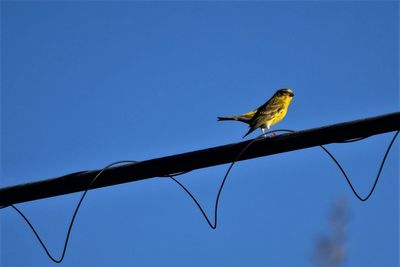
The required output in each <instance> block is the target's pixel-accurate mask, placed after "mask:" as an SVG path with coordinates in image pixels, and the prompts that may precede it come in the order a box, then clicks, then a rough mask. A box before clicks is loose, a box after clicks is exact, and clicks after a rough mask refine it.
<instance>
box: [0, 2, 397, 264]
mask: <svg viewBox="0 0 400 267" xmlns="http://www.w3.org/2000/svg"><path fill="white" fill-rule="evenodd" d="M398 8H399V5H398V3H397V2H390V1H386V2H361V1H360V2H281V3H279V2H202V3H201V2H148V3H146V2H117V3H111V2H81V1H78V2H70V3H66V2H58V3H54V2H53V3H51V2H11V1H2V2H1V164H2V166H1V167H2V168H1V186H2V187H4V186H9V185H14V184H20V183H25V182H32V181H37V180H41V179H46V178H50V177H56V176H60V175H63V174H67V173H71V172H75V171H80V170H86V169H98V168H102V167H103V166H105V165H107V164H109V163H111V162H113V161H118V160H124V159H132V160H144V159H150V158H155V157H160V156H165V155H171V154H176V153H182V152H187V151H192V150H197V149H202V148H207V147H212V146H217V145H222V144H228V143H232V142H238V141H241V137H242V136H243V134H244V133H245V132H246V131H247V127H246V125H244V124H241V123H235V122H217V121H216V116H218V115H232V114H238V113H242V112H246V111H249V110H251V109H252V108H255V107H258V106H259V105H261V104H262V103H264V102H265V101H266V100H267V99H268V98H269V97H270V96H271V95H272V94H273V93H274V92H275V90H276V89H279V88H283V87H289V88H292V89H293V90H294V92H295V97H294V100H293V103H292V105H291V107H290V109H289V112H288V115H287V117H286V118H285V119H284V120H283V121H282V122H281V123H280V124H278V125H276V126H275V127H274V129H278V128H290V129H293V130H302V129H307V128H313V127H319V126H323V125H328V124H332V123H338V122H342V121H348V120H354V119H360V118H364V117H369V116H375V115H380V114H384V113H388V112H394V111H398V110H399V105H398V101H399V95H398V85H399V84H398V82H399V80H398V71H399V68H398V56H399V54H398V30H399V28H398V19H399V17H398V10H399V9H398ZM257 134H258V132H257ZM255 136H256V134H252V135H251V137H255ZM392 136H393V133H389V134H384V135H380V136H374V137H371V138H369V139H367V140H364V141H362V142H358V143H351V144H333V145H329V146H328V147H329V148H330V149H331V150H332V152H333V153H335V155H336V156H337V157H338V159H339V160H340V161H341V162H342V163H343V165H344V167H345V168H346V170H348V173H349V174H350V176H351V178H352V180H353V181H354V184H355V186H356V188H357V189H358V190H359V191H360V192H361V194H362V195H365V194H366V193H367V192H368V190H369V188H370V186H371V184H372V182H373V179H374V176H375V174H376V171H377V168H378V166H379V163H380V159H381V157H382V156H383V154H384V150H385V148H386V146H387V144H388V143H389V141H390V139H391V137H392ZM398 151H399V146H398V141H396V143H395V146H394V148H393V151H392V152H391V153H390V154H389V157H388V160H387V164H386V165H385V168H384V170H383V173H382V177H381V178H382V179H381V181H380V183H379V184H378V187H377V189H376V192H375V194H374V195H373V196H372V198H371V199H370V200H369V201H368V202H366V203H361V202H359V201H358V200H357V199H356V198H355V197H353V195H352V193H351V191H350V189H349V188H348V186H347V184H346V182H345V180H344V179H343V177H342V176H341V174H340V173H339V171H338V169H337V168H336V167H335V166H334V165H333V164H332V162H331V161H330V159H329V158H328V157H327V156H326V155H325V154H324V153H323V152H322V151H321V150H320V149H319V148H310V149H304V150H301V151H295V152H290V153H285V154H280V155H274V156H270V157H265V158H259V159H254V160H251V161H245V162H241V163H239V164H237V165H236V166H235V167H234V168H233V171H232V173H231V175H230V178H229V180H228V182H227V184H226V187H225V188H224V191H223V194H222V196H221V205H220V213H219V215H220V217H219V227H218V228H217V230H215V231H213V230H211V229H210V228H209V227H208V225H207V224H206V222H205V221H204V220H203V218H202V216H201V214H200V212H199V211H198V210H197V209H196V208H195V206H194V205H193V203H192V202H191V200H190V199H189V198H188V197H187V195H185V193H184V192H183V191H181V190H180V189H179V188H178V187H177V185H176V184H175V183H174V182H173V181H171V180H170V179H166V178H155V179H150V180H145V181H140V182H135V183H129V184H124V185H118V186H113V187H108V188H103V189H99V190H94V191H91V192H89V194H88V196H87V199H86V201H85V202H84V204H83V206H82V209H81V211H80V213H79V214H78V217H77V221H76V224H75V227H74V229H73V232H72V236H71V240H70V244H69V247H68V251H67V255H66V258H65V260H64V262H63V263H62V265H63V266H249V265H252V266H289V265H290V266H312V265H314V263H315V261H314V255H315V253H316V246H317V245H316V244H317V243H318V240H319V239H320V238H321V237H322V236H325V235H327V236H329V235H331V234H332V227H331V226H330V216H331V213H332V210H333V209H334V206H335V203H336V202H337V201H338V199H344V202H345V203H346V204H345V207H346V211H347V214H348V216H347V219H346V220H345V225H344V227H345V229H346V231H345V234H346V236H345V241H344V244H342V245H343V246H342V247H343V249H344V251H345V260H344V262H343V263H342V264H343V266H366V265H368V266H397V265H398V251H399V245H398V242H399V231H398V225H399V218H398V216H399V212H398V210H399V204H398V202H399V183H398V173H399V168H398V162H399V154H398ZM226 168H227V166H226V165H224V166H217V167H215V168H208V169H203V170H199V171H195V172H192V173H188V174H186V175H184V176H182V177H180V178H179V179H180V180H181V181H183V182H184V183H185V184H186V185H187V186H188V187H189V188H190V189H191V190H193V192H194V193H195V194H196V195H197V196H198V197H199V199H200V201H201V202H202V204H203V205H204V206H205V208H206V210H207V212H208V213H209V214H210V216H212V213H213V201H214V199H215V195H216V193H217V190H218V184H219V182H220V181H221V179H222V176H223V174H224V172H225V170H226ZM79 197H80V194H78V193H77V194H72V195H65V196H60V197H55V198H51V199H45V200H40V201H34V202H30V203H24V204H19V205H17V206H18V207H20V208H21V209H22V210H23V211H24V212H25V213H26V215H27V216H28V217H29V218H30V219H31V220H32V223H33V224H34V225H35V226H36V227H37V228H38V231H39V233H40V234H41V235H42V236H43V239H44V241H45V243H46V244H48V246H49V247H50V251H51V252H52V253H53V254H55V255H60V253H61V250H62V244H63V242H64V237H65V232H66V229H67V226H68V223H69V220H70V217H71V215H72V212H73V209H74V207H75V205H76V203H77V201H78V199H79ZM0 214H1V215H0V216H1V241H2V242H1V265H2V266H51V265H53V263H52V262H51V261H50V260H49V259H48V258H47V257H46V255H45V254H44V252H43V250H42V248H41V247H40V246H39V243H38V242H37V240H36V239H35V238H34V236H33V234H32V233H31V231H30V230H29V229H28V228H27V225H26V224H25V222H24V221H23V220H22V219H21V218H20V217H19V216H18V215H17V214H16V213H15V212H14V211H13V210H12V209H10V208H7V209H4V210H1V213H0Z"/></svg>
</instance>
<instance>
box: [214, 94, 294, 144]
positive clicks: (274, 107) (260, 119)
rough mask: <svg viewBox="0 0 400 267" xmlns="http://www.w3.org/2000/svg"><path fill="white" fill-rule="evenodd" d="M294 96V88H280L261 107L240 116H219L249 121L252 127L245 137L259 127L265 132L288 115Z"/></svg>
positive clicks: (225, 118) (221, 119) (222, 118)
mask: <svg viewBox="0 0 400 267" xmlns="http://www.w3.org/2000/svg"><path fill="white" fill-rule="evenodd" d="M293 96H294V94H293V91H292V90H290V89H288V88H284V89H280V90H278V91H276V93H275V94H274V95H273V96H272V97H271V99H270V100H268V101H267V102H266V103H265V104H263V105H262V106H261V107H259V108H257V109H255V110H252V111H250V112H247V113H245V114H242V115H238V116H229V117H218V120H220V121H223V120H236V121H241V122H244V123H247V124H248V125H249V128H250V129H249V131H248V132H247V133H246V134H245V135H244V136H243V138H244V137H246V136H247V135H248V134H250V133H251V132H253V131H254V130H255V129H257V128H261V131H262V132H263V133H264V129H265V128H267V129H268V130H269V129H270V128H271V126H272V125H275V124H277V123H278V122H280V121H281V120H282V119H283V118H284V117H285V116H286V113H287V110H288V108H289V105H290V103H291V101H292V98H293Z"/></svg>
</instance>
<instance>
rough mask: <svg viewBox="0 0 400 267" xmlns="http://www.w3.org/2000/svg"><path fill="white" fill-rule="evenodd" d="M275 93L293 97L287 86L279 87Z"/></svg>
mask: <svg viewBox="0 0 400 267" xmlns="http://www.w3.org/2000/svg"><path fill="white" fill-rule="evenodd" d="M276 95H278V96H286V97H293V96H294V93H293V91H292V90H291V89H289V88H283V89H279V90H278V91H276Z"/></svg>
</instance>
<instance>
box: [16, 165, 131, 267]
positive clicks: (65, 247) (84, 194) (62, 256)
mask: <svg viewBox="0 0 400 267" xmlns="http://www.w3.org/2000/svg"><path fill="white" fill-rule="evenodd" d="M122 163H137V161H133V160H121V161H117V162H113V163H111V164H109V165H107V166H106V167H104V168H103V169H101V170H100V171H99V173H98V174H97V175H96V176H95V177H94V178H93V180H92V181H91V182H90V184H89V185H88V187H87V189H86V190H85V191H84V192H83V194H82V196H81V198H80V199H79V202H78V204H77V205H76V208H75V211H74V214H73V215H72V218H71V222H70V223H69V227H68V231H67V235H66V237H65V241H64V248H63V251H62V253H61V257H60V259H58V260H57V259H56V258H54V257H53V256H52V255H51V253H50V252H49V250H48V249H47V247H46V245H45V244H44V242H43V241H42V239H41V238H40V236H39V234H38V233H37V231H36V230H35V227H34V226H33V225H32V224H31V222H30V221H29V219H28V218H27V217H26V216H25V215H24V214H23V213H22V212H21V211H20V210H19V209H18V208H17V207H15V206H14V205H10V206H11V207H12V208H13V209H14V210H15V211H17V212H18V213H19V214H20V215H21V217H22V218H23V219H24V220H25V222H26V223H27V224H28V226H29V227H30V228H31V230H32V232H33V233H34V234H35V236H36V238H37V240H38V241H39V243H40V245H41V246H42V247H43V249H44V251H45V252H46V254H47V256H48V257H49V258H50V259H51V260H52V261H53V262H55V263H61V262H62V261H63V259H64V256H65V253H66V252H67V247H68V241H69V237H70V235H71V230H72V226H73V225H74V222H75V218H76V215H77V214H78V211H79V208H80V206H81V204H82V201H83V199H84V198H85V196H86V194H87V192H88V191H89V189H90V187H91V186H92V185H93V184H94V182H95V181H96V180H97V179H98V178H99V177H100V175H101V174H102V173H103V172H104V171H105V170H107V169H108V168H110V167H112V166H114V165H118V164H122Z"/></svg>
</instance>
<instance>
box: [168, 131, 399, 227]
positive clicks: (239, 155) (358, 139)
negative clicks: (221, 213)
mask: <svg viewBox="0 0 400 267" xmlns="http://www.w3.org/2000/svg"><path fill="white" fill-rule="evenodd" d="M276 132H286V133H294V132H295V131H293V130H287V129H281V130H272V131H269V132H266V133H263V134H261V135H259V136H258V137H256V138H255V139H253V140H252V141H251V142H250V143H248V144H247V145H246V146H245V147H244V148H243V149H242V150H241V151H240V153H239V154H238V155H237V156H236V158H235V159H234V160H233V161H232V163H231V164H230V165H229V167H228V169H227V171H226V173H225V176H224V178H223V179H222V182H221V184H220V187H219V190H218V193H217V198H216V200H215V206H214V223H211V220H210V219H209V218H208V216H207V214H206V212H205V211H204V209H203V207H202V206H201V205H200V203H199V201H198V200H197V199H196V197H195V196H194V195H193V194H192V193H191V192H190V191H189V190H188V189H187V188H186V187H185V186H184V185H183V184H182V183H181V182H179V181H178V180H177V179H176V178H174V177H172V176H170V178H171V179H172V180H174V181H175V182H176V183H177V184H178V185H179V186H180V187H181V188H182V189H183V190H184V191H185V192H186V193H187V194H188V196H189V197H190V198H191V199H192V200H193V202H194V203H195V204H196V206H197V207H198V209H199V210H200V212H201V214H202V215H203V217H204V218H205V220H206V221H207V223H208V225H209V226H210V227H211V229H214V230H215V229H216V228H217V222H218V204H219V199H220V196H221V193H222V189H223V187H224V185H225V182H226V179H227V178H228V175H229V173H230V171H231V170H232V167H233V165H234V164H235V163H236V162H237V161H238V160H239V159H240V157H241V156H242V154H243V153H244V152H245V151H246V150H247V149H248V148H249V147H250V146H251V145H252V144H254V142H256V141H259V140H261V139H263V138H267V137H268V136H267V135H268V134H273V133H276ZM399 132H400V131H397V132H396V133H395V135H394V136H393V138H392V140H391V141H390V143H389V146H388V147H387V149H386V152H385V155H384V157H383V159H382V162H381V165H380V167H379V171H378V173H377V175H376V178H375V181H374V184H373V185H372V187H371V189H370V191H369V193H368V194H367V196H366V197H364V198H363V197H361V196H360V195H359V194H358V193H357V191H356V190H355V188H354V186H353V184H352V183H351V181H350V179H349V177H348V175H347V173H346V172H345V170H344V169H343V167H342V166H341V165H340V163H339V162H338V160H337V159H336V158H335V157H334V156H333V154H332V153H331V152H330V151H329V150H328V149H327V148H326V147H324V146H323V145H320V147H321V148H322V149H323V151H325V152H326V153H327V154H328V156H329V157H330V158H331V159H332V160H333V161H334V163H335V164H336V165H337V166H338V168H339V169H340V171H341V172H342V174H343V176H344V178H345V179H346V181H347V183H348V184H349V186H350V188H351V190H352V192H353V194H354V195H355V196H356V197H357V198H358V199H359V200H360V201H367V200H368V199H369V198H370V196H371V195H372V193H373V192H374V190H375V188H376V185H377V183H378V180H379V177H380V174H381V172H382V169H383V166H384V164H385V161H386V158H387V155H388V154H389V151H390V149H391V148H392V145H393V143H394V141H395V140H396V137H397V135H398V134H399ZM368 137H370V136H365V137H360V138H355V139H350V140H345V141H342V142H339V143H351V142H357V141H360V140H363V139H366V138H368Z"/></svg>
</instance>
